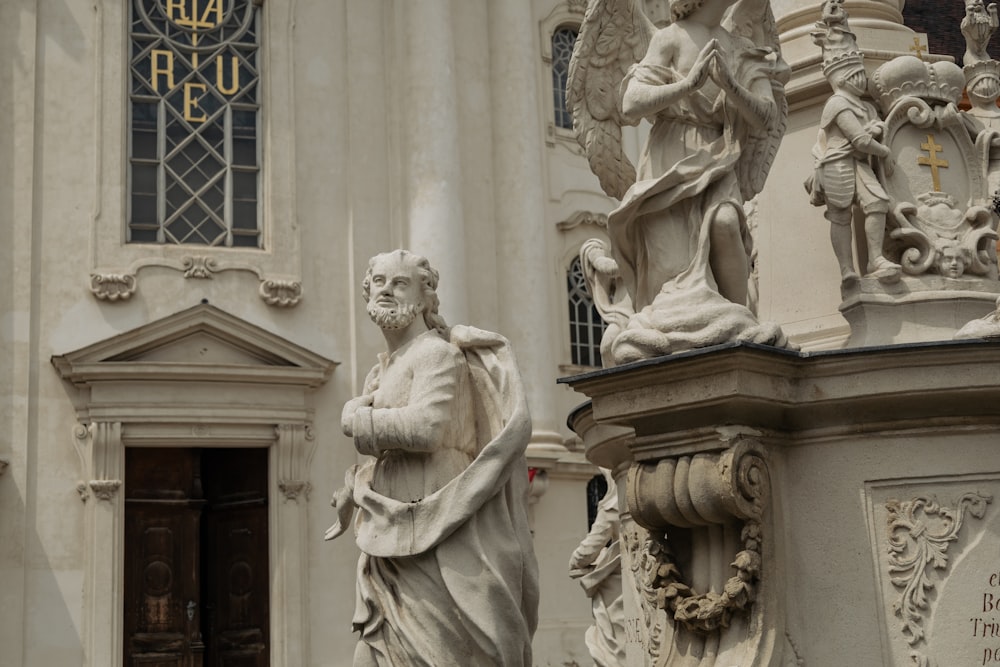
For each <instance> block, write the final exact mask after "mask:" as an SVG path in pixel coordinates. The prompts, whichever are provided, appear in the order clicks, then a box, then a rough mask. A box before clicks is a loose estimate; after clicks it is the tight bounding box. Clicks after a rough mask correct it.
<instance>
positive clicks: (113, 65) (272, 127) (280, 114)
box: [88, 0, 302, 307]
mask: <svg viewBox="0 0 1000 667" xmlns="http://www.w3.org/2000/svg"><path fill="white" fill-rule="evenodd" d="M130 1H131V0H130ZM251 2H254V5H255V7H256V10H255V11H256V12H257V13H258V18H257V19H256V20H257V30H258V35H259V37H258V41H259V46H258V56H257V58H258V63H259V82H258V86H259V90H258V97H257V100H258V103H259V105H260V111H259V115H258V133H259V138H258V150H259V151H260V162H259V176H258V179H259V181H258V183H259V188H258V210H259V216H258V225H259V229H260V242H259V246H260V247H219V246H204V245H195V244H156V243H128V242H127V234H126V226H127V211H128V199H129V198H130V196H131V193H130V191H129V188H127V187H126V183H127V182H128V170H129V165H130V163H129V153H130V147H129V142H130V132H129V115H130V112H131V109H130V103H129V91H130V83H131V72H130V65H131V61H132V53H131V48H132V47H131V39H130V27H131V25H130V11H131V10H130V7H129V6H128V5H127V4H126V3H124V2H121V1H120V0H115V1H112V0H100V2H97V3H96V4H95V8H96V26H97V28H96V35H95V41H94V43H95V48H94V50H93V53H94V64H93V71H94V90H95V94H94V110H93V114H94V115H93V117H94V119H95V143H96V150H95V160H94V175H93V179H94V191H95V192H97V193H98V200H97V202H96V203H95V205H94V207H93V210H92V214H91V216H90V223H91V244H90V262H89V276H88V279H89V280H88V288H89V289H90V291H91V293H92V294H93V295H94V297H95V298H97V299H98V300H101V301H106V302H109V303H115V302H118V303H120V302H123V301H126V300H129V299H131V298H132V297H133V296H134V295H135V294H136V293H139V294H142V293H143V291H142V288H141V286H142V285H143V284H145V280H144V279H143V274H144V273H145V272H146V271H145V270H146V269H147V268H150V267H162V268H167V269H172V270H173V271H176V272H177V274H179V275H178V278H183V279H208V278H212V277H213V275H214V274H216V273H218V272H222V271H237V272H241V273H244V274H246V273H249V274H252V275H253V280H252V283H251V284H252V285H253V288H252V289H253V290H254V291H256V292H257V294H258V296H259V297H260V298H261V299H262V300H263V301H264V302H265V303H267V304H268V305H271V306H276V307H291V306H295V305H297V304H298V303H299V301H300V300H301V298H302V265H301V253H300V248H301V236H300V234H301V232H300V231H299V226H298V225H297V224H296V221H297V218H298V216H297V210H296V206H297V197H296V196H295V170H294V165H295V164H296V159H295V143H296V142H295V141H291V140H289V141H267V140H265V138H268V137H276V136H282V137H289V138H291V137H294V136H295V135H296V132H295V113H294V108H293V101H294V99H295V92H294V88H295V76H294V61H293V45H292V43H291V42H290V40H287V39H282V37H284V36H287V35H288V34H290V31H291V25H292V22H293V14H294V7H293V6H292V5H291V4H289V3H275V2H265V3H263V4H260V3H257V2H256V1H255V0H251ZM257 5H259V6H257ZM269 35H275V36H276V38H275V39H269ZM154 296H155V295H154Z"/></svg>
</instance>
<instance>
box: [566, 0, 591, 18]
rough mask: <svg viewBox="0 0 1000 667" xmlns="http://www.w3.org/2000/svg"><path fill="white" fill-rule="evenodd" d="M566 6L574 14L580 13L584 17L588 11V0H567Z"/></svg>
mask: <svg viewBox="0 0 1000 667" xmlns="http://www.w3.org/2000/svg"><path fill="white" fill-rule="evenodd" d="M566 8H567V9H569V11H570V12H571V13H573V14H579V15H580V18H581V19H582V18H583V15H584V14H585V13H586V11H587V0H566Z"/></svg>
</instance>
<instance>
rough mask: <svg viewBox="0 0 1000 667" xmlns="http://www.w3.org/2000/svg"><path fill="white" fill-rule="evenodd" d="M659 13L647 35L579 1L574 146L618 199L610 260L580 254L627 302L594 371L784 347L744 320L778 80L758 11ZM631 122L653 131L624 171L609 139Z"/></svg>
mask: <svg viewBox="0 0 1000 667" xmlns="http://www.w3.org/2000/svg"><path fill="white" fill-rule="evenodd" d="M671 13H672V19H673V22H672V23H671V24H670V25H668V26H667V27H665V28H662V29H657V28H656V27H655V26H654V25H653V24H652V23H651V22H650V21H649V19H648V18H646V16H645V15H644V14H643V12H642V10H641V8H640V6H639V3H637V2H635V1H634V0H597V1H596V2H592V3H591V4H590V6H589V8H588V10H587V14H586V18H585V19H584V23H583V26H582V27H581V31H580V37H579V39H578V41H577V47H576V50H575V52H574V55H573V60H572V63H571V65H570V74H569V89H568V99H569V103H570V104H571V106H572V108H573V117H574V126H575V128H576V132H577V138H578V139H579V141H580V144H581V145H582V146H583V147H584V149H585V151H586V154H587V156H588V158H589V160H590V165H591V169H592V170H593V171H594V173H595V174H596V175H597V176H598V178H599V179H600V182H601V186H602V187H603V188H604V191H605V192H607V193H608V194H609V195H611V196H613V197H617V198H620V199H621V200H622V203H621V205H620V206H619V207H618V208H617V209H616V210H615V211H613V212H612V213H611V214H610V216H609V218H608V234H609V236H610V237H611V247H610V249H607V248H605V249H603V250H602V251H598V249H597V248H592V249H591V251H590V252H588V253H584V254H583V255H582V259H583V262H584V265H585V270H586V271H588V273H590V274H593V275H594V276H595V279H596V280H597V281H598V282H604V283H608V282H610V281H613V280H617V279H619V278H620V280H621V283H622V285H623V286H624V288H625V291H626V294H624V295H623V294H619V295H618V299H617V303H616V307H615V308H614V310H613V311H611V312H602V315H603V316H604V317H605V319H607V320H608V321H609V322H610V323H611V325H612V326H611V327H609V329H608V332H607V333H606V338H605V340H604V341H603V342H602V348H603V349H605V350H607V352H608V353H607V354H606V355H605V357H604V359H605V360H606V362H605V363H606V364H620V363H627V362H630V361H635V360H637V359H644V358H650V357H655V356H659V355H662V354H670V353H673V352H679V351H683V350H689V349H693V348H699V347H706V346H710V345H717V344H720V343H725V342H729V341H735V340H746V341H753V342H757V343H765V344H770V345H779V346H784V345H786V344H787V341H786V339H785V336H784V334H783V333H782V332H781V330H780V329H779V328H778V327H777V326H776V325H773V324H761V323H759V322H758V321H757V318H756V315H755V314H754V313H753V311H752V310H751V307H753V304H752V303H750V301H749V299H748V294H749V290H748V280H749V278H750V273H751V265H750V257H751V255H752V239H751V238H750V234H749V231H748V229H747V223H746V216H745V214H744V211H743V204H744V202H746V201H747V200H748V199H751V198H752V197H754V196H755V195H756V194H757V193H758V192H759V191H760V189H761V187H763V184H764V180H765V179H766V177H767V173H768V169H769V167H770V164H771V161H772V160H773V159H774V154H775V152H776V151H777V148H778V144H779V143H780V141H781V138H782V136H783V134H784V129H785V117H786V113H787V104H786V102H785V97H784V88H783V83H784V81H786V80H787V77H788V68H787V66H786V65H785V64H784V62H783V61H782V60H781V55H780V50H779V49H778V39H777V31H776V30H775V25H774V17H773V16H772V14H771V10H770V5H769V4H768V2H767V1H766V0H740V2H735V0H702V1H698V2H684V1H675V2H673V3H671ZM619 91H621V92H620V96H619ZM642 118H648V119H650V120H651V122H652V123H653V128H652V130H651V132H650V135H649V140H648V142H647V143H646V147H645V149H644V150H643V153H642V156H641V158H640V161H639V167H638V171H636V169H635V168H634V167H633V166H632V164H631V162H630V161H629V159H628V157H627V156H626V155H625V153H624V151H623V149H622V145H621V127H622V126H623V125H634V124H636V123H638V122H639V120H640V119H642ZM597 289H599V288H593V291H596V290H597ZM626 296H627V300H626ZM748 306H749V307H748Z"/></svg>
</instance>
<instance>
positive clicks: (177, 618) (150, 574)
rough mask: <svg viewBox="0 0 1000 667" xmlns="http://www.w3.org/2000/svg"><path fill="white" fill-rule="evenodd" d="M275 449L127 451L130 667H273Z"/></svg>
mask: <svg viewBox="0 0 1000 667" xmlns="http://www.w3.org/2000/svg"><path fill="white" fill-rule="evenodd" d="M267 545H268V539H267V450H266V449H178V448H171V449H146V448H128V449H126V456H125V567H124V576H125V582H124V591H125V608H124V635H125V642H124V644H125V645H124V657H125V661H124V663H125V667H133V666H135V667H267V664H268V659H267V658H268V621H269V618H268V610H269V600H268V579H269V576H268V561H267Z"/></svg>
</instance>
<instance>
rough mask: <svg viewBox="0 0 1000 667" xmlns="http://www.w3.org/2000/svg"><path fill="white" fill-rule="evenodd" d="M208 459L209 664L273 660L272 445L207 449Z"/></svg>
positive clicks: (244, 665) (259, 666)
mask: <svg viewBox="0 0 1000 667" xmlns="http://www.w3.org/2000/svg"><path fill="white" fill-rule="evenodd" d="M234 451H235V452H238V454H237V455H235V456H234V455H233V452H234ZM202 462H203V470H204V474H205V495H206V498H207V501H208V502H207V505H206V509H205V514H204V518H203V523H202V535H203V539H204V545H205V550H204V554H205V564H204V566H203V568H202V571H203V573H204V575H205V576H204V577H203V579H202V595H203V599H204V600H205V605H204V612H205V614H204V628H205V641H206V643H207V644H208V654H207V657H208V662H207V664H208V665H210V666H211V667H216V666H219V667H222V666H223V665H225V667H267V663H268V641H267V638H268V625H269V620H270V619H269V611H270V606H269V604H268V589H269V585H268V584H269V577H268V559H267V545H268V540H267V450H266V449H244V450H231V449H216V450H205V455H204V457H203V459H202Z"/></svg>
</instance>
